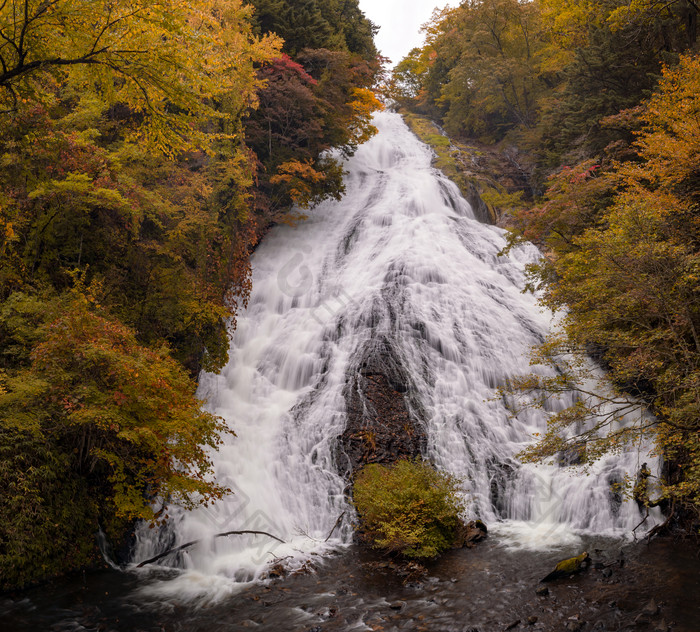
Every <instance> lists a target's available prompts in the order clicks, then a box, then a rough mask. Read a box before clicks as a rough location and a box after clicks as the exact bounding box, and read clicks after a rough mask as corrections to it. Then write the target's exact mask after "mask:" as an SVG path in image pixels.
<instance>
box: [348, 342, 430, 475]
mask: <svg viewBox="0 0 700 632" xmlns="http://www.w3.org/2000/svg"><path fill="white" fill-rule="evenodd" d="M345 401H346V405H347V416H348V421H347V426H346V428H345V431H344V432H343V434H342V435H341V437H340V439H339V444H338V453H337V463H338V468H339V471H340V473H341V474H343V475H344V476H346V477H350V476H352V474H353V473H354V472H356V471H357V470H358V469H359V468H361V467H362V466H363V465H365V464H367V463H393V462H395V461H397V460H399V459H412V458H416V457H420V455H421V453H422V452H423V451H424V448H425V442H426V435H425V429H424V424H423V423H422V421H421V415H420V411H419V410H418V409H417V408H416V406H415V404H414V403H412V402H411V394H410V382H409V379H408V376H407V374H406V373H405V371H404V369H403V367H402V366H401V362H400V360H399V359H398V358H397V356H396V354H395V353H394V352H393V350H392V348H391V344H390V343H389V341H387V340H382V341H380V342H379V343H374V344H372V345H368V348H367V350H366V352H365V354H364V357H363V360H362V362H361V363H360V366H359V367H358V368H357V370H356V372H355V373H354V374H353V375H351V376H350V377H349V379H348V383H347V387H346V392H345Z"/></svg>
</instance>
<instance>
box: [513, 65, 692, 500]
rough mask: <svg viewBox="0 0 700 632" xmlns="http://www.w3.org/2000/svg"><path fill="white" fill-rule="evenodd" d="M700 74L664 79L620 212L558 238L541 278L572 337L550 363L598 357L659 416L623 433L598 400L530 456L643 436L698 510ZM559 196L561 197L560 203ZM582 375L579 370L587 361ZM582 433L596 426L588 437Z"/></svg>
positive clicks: (532, 386)
mask: <svg viewBox="0 0 700 632" xmlns="http://www.w3.org/2000/svg"><path fill="white" fill-rule="evenodd" d="M699 77H700V61H699V60H698V58H697V57H696V56H685V57H683V58H682V59H681V62H680V65H679V66H677V67H676V68H673V69H666V70H665V71H664V75H663V78H662V80H661V84H660V89H659V91H658V92H657V93H656V94H655V95H654V96H653V97H652V98H651V99H650V100H649V101H648V103H647V104H646V108H645V110H644V113H643V114H642V115H641V123H642V124H643V126H644V127H643V131H642V132H641V133H640V134H639V137H638V140H637V141H636V143H635V147H636V149H637V151H638V156H639V160H638V161H635V162H628V163H624V164H620V165H618V166H617V168H616V169H615V170H614V171H613V172H612V173H610V174H609V175H608V176H607V178H608V179H609V180H612V181H613V182H614V183H615V185H616V190H615V193H614V196H613V197H612V200H611V203H610V205H609V207H608V208H607V209H606V210H604V211H603V212H602V213H601V214H600V217H599V221H598V222H597V224H596V225H590V226H588V227H587V228H585V229H584V230H582V231H580V233H579V234H578V235H576V236H572V238H571V239H570V240H568V241H567V242H566V243H564V244H563V243H562V242H554V241H550V242H549V244H550V247H551V251H550V257H549V262H548V263H547V264H546V265H544V266H540V267H539V268H537V269H536V270H535V272H536V274H537V281H538V282H539V283H540V284H541V285H542V288H543V290H544V292H545V302H546V303H547V305H549V306H550V307H553V308H555V309H560V308H565V309H566V312H565V314H564V320H563V323H564V331H563V338H562V339H560V340H558V341H555V342H554V343H551V344H549V345H547V346H545V347H544V348H543V350H542V352H541V353H540V359H541V360H544V361H547V362H551V363H553V364H555V365H556V366H558V368H559V369H560V370H561V368H562V367H563V366H564V364H565V363H566V353H567V352H570V351H571V350H574V349H577V350H580V351H590V350H595V351H596V354H597V355H598V357H599V358H600V360H601V362H602V363H603V365H604V366H605V367H606V368H607V369H608V371H609V376H610V378H611V379H612V381H613V383H614V384H615V386H616V388H617V393H616V394H615V395H614V396H613V398H614V399H615V400H616V401H617V402H618V403H619V404H620V405H621V406H622V407H623V408H624V409H626V410H630V409H634V408H637V409H638V408H640V407H641V406H642V405H645V406H648V407H649V408H650V409H651V410H652V411H653V413H654V414H655V415H656V419H655V420H649V419H648V418H647V419H646V420H645V419H644V418H640V419H642V421H641V422H640V423H638V424H636V425H633V426H631V427H626V428H616V426H615V423H616V421H617V416H618V415H616V414H614V413H610V412H609V411H608V412H605V413H604V414H602V415H601V409H600V408H599V404H598V403H597V401H599V400H595V399H594V398H589V397H586V398H583V399H581V400H579V401H578V402H577V404H576V405H575V406H574V407H571V408H568V409H565V410H564V411H562V412H561V413H558V414H556V415H554V416H553V417H552V420H551V423H550V430H549V432H548V433H547V435H546V436H545V437H544V438H543V440H542V441H541V442H539V443H538V444H537V445H536V446H535V447H534V448H533V449H532V450H530V455H531V456H537V457H541V456H545V455H548V454H552V453H553V452H556V451H557V450H559V449H563V448H566V447H567V446H568V445H571V444H578V445H581V444H582V443H585V444H586V445H587V446H589V448H590V458H594V457H595V456H596V455H599V454H600V453H601V452H602V451H606V450H610V449H615V448H616V447H617V446H618V445H619V443H620V442H621V441H622V440H623V439H624V440H630V439H639V436H640V435H641V436H642V438H647V439H648V440H649V441H651V442H653V443H655V444H656V445H657V446H658V448H659V449H660V450H661V451H662V453H663V454H664V456H665V458H666V459H667V462H668V463H669V464H670V467H669V471H671V472H672V473H673V476H671V477H670V478H669V479H668V480H667V481H666V488H665V492H664V493H665V494H666V495H667V496H668V497H670V498H671V499H673V500H675V501H676V502H682V503H685V504H686V506H691V507H693V508H694V510H695V511H696V510H697V507H698V503H699V501H698V498H699V497H700V496H699V494H700V444H699V443H698V428H700V336H699V335H698V331H700V300H699V299H700V292H699V287H700V286H699V285H698V279H699V278H700V277H699V276H698V270H699V269H700V268H699V265H700V259H699V258H698V244H699V243H700V225H699V224H698V221H697V215H698V209H699V206H698V205H699V204H700V194H699V193H698V166H697V165H698V158H699V157H700V143H699V140H698V139H700V127H698V120H699V119H698V113H700V98H699V97H698V95H699V94H700V84H699V83H698V78H699ZM587 186H589V185H588V182H587V179H586V178H581V179H580V180H579V181H577V182H576V181H574V182H571V183H570V187H569V191H568V193H567V197H568V198H569V199H572V198H574V197H575V196H577V195H582V196H584V197H585V196H586V187H587ZM557 194H558V193H557V191H556V190H554V191H553V192H552V193H550V199H551V201H552V202H554V201H555V200H556V195H557ZM573 368H574V373H576V371H577V368H580V365H579V366H578V367H576V366H574V367H573ZM577 384H578V385H577ZM579 385H580V381H579V382H577V381H576V380H574V379H571V378H567V377H562V374H561V373H560V374H559V377H556V378H552V379H540V378H533V377H529V378H525V379H523V380H521V381H519V382H518V386H519V387H520V388H522V389H523V390H525V391H528V392H532V391H533V390H537V391H539V392H550V393H552V392H553V393H557V392H561V391H562V390H564V389H574V390H577V389H580V388H581V387H580V386H579ZM632 397H634V398H636V399H632ZM582 423H583V424H586V423H587V424H588V425H587V426H586V425H581V424H582ZM574 428H578V429H579V430H578V431H573V432H572V430H573V429H574ZM581 428H587V429H586V430H585V431H583V433H581V430H580V429H581ZM610 429H612V430H613V432H611V433H608V432H607V431H608V430H610ZM674 468H676V469H675V471H674Z"/></svg>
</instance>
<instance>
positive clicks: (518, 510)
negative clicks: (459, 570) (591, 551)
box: [135, 112, 652, 595]
mask: <svg viewBox="0 0 700 632" xmlns="http://www.w3.org/2000/svg"><path fill="white" fill-rule="evenodd" d="M375 120H376V125H377V127H378V128H379V134H378V135H377V136H376V137H374V138H373V139H372V140H371V141H369V142H368V143H366V144H365V145H364V146H362V147H360V148H359V150H358V151H357V153H356V155H355V156H354V157H353V158H351V159H350V160H348V161H347V164H346V169H347V171H348V175H347V178H346V186H347V194H346V196H345V197H344V198H343V200H342V201H340V202H335V201H332V202H326V203H323V204H321V205H319V206H318V207H317V208H315V209H313V211H311V212H310V213H309V219H308V220H307V221H305V222H303V223H302V224H300V225H299V226H297V227H289V226H279V227H277V228H275V229H274V230H273V231H272V232H271V233H270V234H269V235H267V237H266V238H265V240H264V241H263V243H262V244H261V245H260V247H259V248H258V250H257V251H256V253H255V255H254V259H253V266H254V274H253V293H252V297H251V300H250V305H249V307H248V309H247V310H246V311H245V312H244V313H242V314H241V315H240V316H239V318H238V327H237V329H236V332H235V334H234V336H233V340H232V345H231V357H230V362H229V364H228V366H227V367H226V368H225V369H224V370H223V371H222V373H221V374H220V375H205V376H203V377H202V380H201V395H202V396H203V397H205V398H206V399H207V400H208V407H209V408H210V409H211V410H212V411H213V412H215V413H217V414H219V415H221V416H223V417H224V418H225V419H226V421H227V422H228V424H229V426H230V427H231V429H232V430H234V431H235V433H236V436H235V437H234V436H229V437H227V438H226V443H225V445H224V446H223V447H222V448H221V449H220V451H219V452H218V453H217V454H216V455H215V457H214V459H215V464H216V473H215V475H216V478H217V480H218V481H219V482H220V483H222V484H224V485H227V486H229V487H231V488H232V489H234V491H235V494H234V495H233V496H230V497H228V498H226V499H224V500H222V501H220V502H218V503H217V504H216V505H215V506H213V507H209V508H207V509H201V510H198V511H194V512H190V513H187V512H177V511H174V512H171V515H172V516H173V518H172V520H171V524H170V528H169V529H168V530H166V531H165V532H161V533H160V535H159V537H156V536H155V535H154V533H153V531H151V532H150V533H149V532H147V531H146V530H143V531H142V532H141V534H140V536H139V542H138V546H137V551H136V554H135V559H136V560H139V559H145V558H147V557H150V556H151V555H154V554H155V553H157V552H158V551H159V550H163V549H165V548H166V547H167V546H176V545H178V544H181V543H184V542H188V541H191V540H195V539H201V540H202V543H200V544H199V545H197V546H195V547H191V548H190V549H188V550H187V552H183V553H180V554H178V556H177V559H176V557H175V556H171V557H169V558H166V559H165V560H163V562H164V563H166V564H171V565H173V564H177V565H179V566H180V567H182V568H184V569H186V571H187V572H186V573H185V574H183V575H182V576H181V577H180V578H179V580H178V581H177V582H171V583H170V584H169V586H170V588H169V589H171V590H176V591H179V592H183V591H191V592H192V593H193V594H198V593H200V592H202V591H207V592H208V593H209V594H210V595H211V594H212V591H214V592H216V587H217V586H218V587H219V588H220V589H221V590H229V589H230V587H231V585H232V584H233V582H232V581H231V579H234V580H236V581H237V582H246V581H250V580H253V579H256V578H257V577H259V576H260V574H261V573H262V571H263V570H264V569H265V567H266V565H267V564H268V563H269V562H270V561H274V560H275V559H277V558H285V559H289V558H290V556H291V558H294V559H301V558H303V555H304V554H308V553H310V552H322V551H323V550H324V549H327V548H328V547H331V546H332V547H337V546H339V545H342V544H344V543H348V542H349V541H350V540H351V535H352V526H351V518H352V509H351V508H350V507H349V506H348V504H347V501H346V499H345V496H344V491H345V487H346V484H347V483H346V481H345V480H343V479H342V478H341V477H340V476H339V475H338V473H337V472H336V467H335V463H334V458H335V457H334V454H335V453H334V450H335V447H336V445H337V439H338V437H339V435H341V433H342V432H343V429H344V427H345V400H344V390H345V389H346V385H347V383H348V380H349V378H350V376H351V375H352V374H353V372H355V371H356V370H357V364H358V362H360V361H361V356H362V352H363V349H366V348H367V345H372V344H373V343H377V344H378V343H379V341H383V344H387V343H388V344H390V346H391V348H392V350H393V352H394V353H395V354H396V356H397V357H398V358H399V360H400V362H401V363H402V365H403V368H404V369H405V371H406V373H407V375H409V376H410V390H411V396H412V398H414V399H415V400H416V401H419V402H420V406H421V410H422V411H423V415H424V419H423V421H424V423H425V425H426V429H427V435H428V446H427V455H426V456H427V457H428V458H430V459H431V460H432V461H433V462H434V463H435V464H436V465H437V466H438V467H440V468H442V469H445V470H447V471H449V472H451V473H453V474H455V475H456V476H458V477H460V478H462V479H463V480H464V481H465V492H466V493H467V497H468V498H469V499H470V504H469V511H470V512H471V513H472V514H474V515H479V516H480V517H482V518H483V519H484V520H485V521H486V522H487V523H488V524H489V525H490V526H491V527H494V526H496V525H497V523H498V525H499V526H497V528H496V529H495V531H496V534H497V536H498V537H500V538H502V540H503V541H504V542H505V543H509V544H511V545H513V546H531V547H532V546H540V547H551V546H556V545H558V544H563V543H569V542H572V541H575V540H576V537H577V536H576V533H577V532H578V531H590V532H595V533H609V534H612V533H617V534H620V533H622V532H624V531H629V530H630V529H632V528H633V527H634V526H635V525H636V524H637V523H638V522H639V520H640V519H641V518H640V514H639V511H638V509H637V506H636V505H635V503H633V502H630V501H624V502H622V504H621V505H618V504H616V503H615V502H611V494H610V484H611V482H614V481H616V480H621V479H622V477H623V476H624V474H625V473H633V472H634V471H635V470H636V469H638V467H639V461H640V460H648V461H649V463H650V464H651V462H652V461H651V459H647V457H646V455H644V456H643V457H642V458H640V457H639V456H638V455H637V454H634V453H626V454H623V455H616V456H615V457H611V458H609V459H604V460H602V461H601V462H599V463H597V464H596V465H595V466H594V467H593V468H592V470H591V473H590V475H589V476H574V475H572V474H571V472H570V471H568V470H567V469H566V468H560V467H558V466H556V465H549V466H539V467H535V466H531V465H528V466H522V465H520V464H519V463H518V462H517V461H516V460H515V459H514V455H515V454H517V453H518V452H519V451H520V450H522V448H523V447H524V446H525V445H526V444H527V443H528V442H530V441H531V440H532V433H533V432H542V431H543V430H544V428H545V425H546V418H545V415H546V413H543V412H529V413H527V414H522V415H519V416H518V418H517V419H513V418H511V415H510V413H509V411H508V409H507V407H506V405H505V403H504V402H503V401H502V400H501V399H495V398H494V395H495V392H496V389H497V387H498V386H500V385H502V384H504V382H505V380H506V379H507V378H508V377H509V376H512V375H517V374H523V373H527V372H529V371H531V370H532V368H531V367H530V366H529V359H528V354H529V351H530V348H531V347H532V346H533V345H535V344H537V343H539V342H541V341H542V339H543V338H544V336H545V335H546V334H547V332H548V331H549V328H550V326H551V320H552V318H551V314H549V313H547V312H546V311H543V310H542V309H541V308H540V307H538V305H537V304H536V299H535V298H534V297H533V296H532V295H530V294H523V293H522V291H521V290H522V289H523V287H524V266H525V264H527V263H528V262H531V261H534V260H535V259H536V257H537V256H538V252H537V250H536V249H535V248H534V247H521V248H518V249H516V250H514V251H512V252H511V254H510V255H509V256H507V257H499V256H498V252H499V251H500V250H501V249H502V248H503V246H504V245H505V240H504V236H503V231H502V230H501V229H499V228H496V227H492V226H487V225H485V224H482V223H479V222H478V221H476V220H475V219H474V217H473V214H472V212H471V209H470V207H469V205H468V204H467V202H465V201H464V199H463V198H462V197H461V195H460V194H459V191H458V189H457V187H456V186H455V185H454V184H453V183H451V182H450V181H449V180H447V179H446V178H444V177H443V176H442V175H440V174H439V173H438V172H437V171H436V170H434V169H433V168H432V167H431V160H432V154H431V151H430V149H429V148H428V147H426V146H425V145H423V144H422V143H420V142H419V141H418V139H416V138H415V137H414V136H413V135H412V134H411V132H410V131H409V130H408V128H407V127H406V125H405V124H404V122H403V121H402V119H401V117H400V116H399V115H397V114H394V113H389V112H384V113H380V114H377V115H376V118H375ZM343 513H345V516H344V518H343V520H342V521H341V522H340V523H339V526H338V528H336V529H335V530H333V528H334V525H336V521H337V520H338V518H339V516H341V515H342V514H343ZM242 529H254V530H262V531H267V532H269V533H271V534H274V535H276V536H278V537H280V538H281V539H283V540H285V542H286V544H280V543H278V542H276V541H274V540H271V539H269V538H266V537H265V536H233V537H225V538H213V536H214V535H215V534H217V533H221V532H224V531H229V530H242ZM331 530H333V533H332V535H331V537H330V538H329V539H328V541H327V542H325V540H326V538H327V537H328V534H329V533H331Z"/></svg>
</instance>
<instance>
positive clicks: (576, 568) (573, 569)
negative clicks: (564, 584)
mask: <svg viewBox="0 0 700 632" xmlns="http://www.w3.org/2000/svg"><path fill="white" fill-rule="evenodd" d="M590 563H591V557H590V555H588V553H587V552H586V551H584V552H583V553H581V555H577V556H576V557H570V558H569V559H566V560H562V561H561V562H559V563H558V564H557V565H556V566H555V568H554V570H553V571H552V572H551V573H550V574H549V575H547V576H546V577H544V578H543V579H541V580H540V581H541V582H551V581H554V580H556V579H561V578H563V577H569V576H570V575H573V574H575V573H578V572H580V571H582V570H583V569H585V568H588V566H589V565H590Z"/></svg>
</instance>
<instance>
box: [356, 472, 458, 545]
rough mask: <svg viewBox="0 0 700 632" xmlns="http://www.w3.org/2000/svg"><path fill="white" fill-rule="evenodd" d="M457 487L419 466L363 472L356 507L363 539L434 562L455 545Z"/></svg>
mask: <svg viewBox="0 0 700 632" xmlns="http://www.w3.org/2000/svg"><path fill="white" fill-rule="evenodd" d="M458 489H459V485H458V481H457V480H456V479H455V478H454V477H452V476H450V475H449V474H446V473H444V472H438V471H437V470H435V468H433V467H432V466H431V465H430V464H429V463H426V462H423V461H406V460H403V461H397V462H396V463H394V464H393V465H390V466H385V465H378V464H376V463H372V464H369V465H366V466H365V467H363V468H362V469H361V470H360V471H359V473H358V474H357V477H356V478H355V485H354V504H355V508H356V509H357V513H358V515H359V517H360V529H361V531H362V534H363V536H364V537H365V538H366V539H367V540H368V541H369V542H370V543H371V544H372V546H373V547H375V548H381V549H385V550H387V551H390V552H398V553H401V554H402V555H405V556H407V557H434V556H436V555H438V554H439V553H441V552H442V551H444V550H445V549H447V548H449V547H450V546H452V545H453V543H454V542H455V540H456V538H457V534H458V530H459V529H460V527H461V526H462V521H461V519H460V517H459V514H460V513H461V512H462V511H463V509H464V503H463V501H462V500H461V498H460V497H459V495H458Z"/></svg>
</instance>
